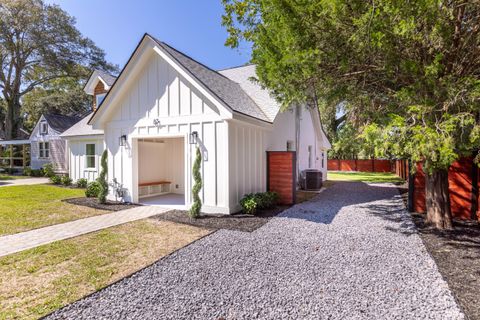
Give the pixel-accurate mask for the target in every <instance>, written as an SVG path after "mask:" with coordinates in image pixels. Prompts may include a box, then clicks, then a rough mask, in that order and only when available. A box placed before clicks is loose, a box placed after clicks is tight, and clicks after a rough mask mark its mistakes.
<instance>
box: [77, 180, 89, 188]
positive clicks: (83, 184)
mask: <svg viewBox="0 0 480 320" xmlns="http://www.w3.org/2000/svg"><path fill="white" fill-rule="evenodd" d="M75 184H76V186H77V188H86V187H87V185H88V180H87V179H85V178H80V179H78V180H77V182H76V183H75Z"/></svg>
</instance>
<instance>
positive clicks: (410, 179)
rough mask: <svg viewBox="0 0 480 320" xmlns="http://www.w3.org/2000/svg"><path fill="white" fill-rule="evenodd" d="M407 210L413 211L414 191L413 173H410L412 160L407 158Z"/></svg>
mask: <svg viewBox="0 0 480 320" xmlns="http://www.w3.org/2000/svg"><path fill="white" fill-rule="evenodd" d="M408 167H409V170H408V211H409V212H414V210H415V208H414V206H413V197H414V193H415V174H413V173H412V171H413V170H412V167H413V165H412V161H411V160H408Z"/></svg>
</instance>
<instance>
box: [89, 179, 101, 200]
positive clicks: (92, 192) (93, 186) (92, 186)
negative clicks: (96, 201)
mask: <svg viewBox="0 0 480 320" xmlns="http://www.w3.org/2000/svg"><path fill="white" fill-rule="evenodd" d="M99 193H100V185H99V184H98V182H97V181H93V182H90V183H88V184H87V189H86V190H85V196H86V197H87V198H96V197H98V194H99Z"/></svg>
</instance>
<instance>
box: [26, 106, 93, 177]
mask: <svg viewBox="0 0 480 320" xmlns="http://www.w3.org/2000/svg"><path fill="white" fill-rule="evenodd" d="M80 119H81V117H78V116H65V115H61V114H43V115H42V116H41V117H40V119H39V120H38V122H37V124H36V125H35V128H34V129H33V131H32V134H31V135H30V147H31V149H30V150H31V151H30V155H31V161H30V167H31V168H32V169H40V168H42V167H43V166H44V165H45V164H47V163H51V164H53V167H54V170H55V172H58V173H67V172H68V164H67V161H66V158H65V155H66V143H65V140H63V139H62V138H61V137H60V135H61V134H62V133H63V132H64V131H65V130H67V129H68V128H70V127H71V126H73V125H74V124H75V123H77V122H78V121H80ZM87 120H88V119H87Z"/></svg>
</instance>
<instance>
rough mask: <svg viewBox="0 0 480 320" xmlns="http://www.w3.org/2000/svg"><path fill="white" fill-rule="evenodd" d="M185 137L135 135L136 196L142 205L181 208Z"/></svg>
mask: <svg viewBox="0 0 480 320" xmlns="http://www.w3.org/2000/svg"><path fill="white" fill-rule="evenodd" d="M185 181H186V180H185V138H184V137H175V138H160V137H159V138H142V139H138V197H139V202H140V203H141V204H145V205H154V206H161V207H167V208H172V209H179V210H184V209H185V203H186V201H185Z"/></svg>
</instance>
